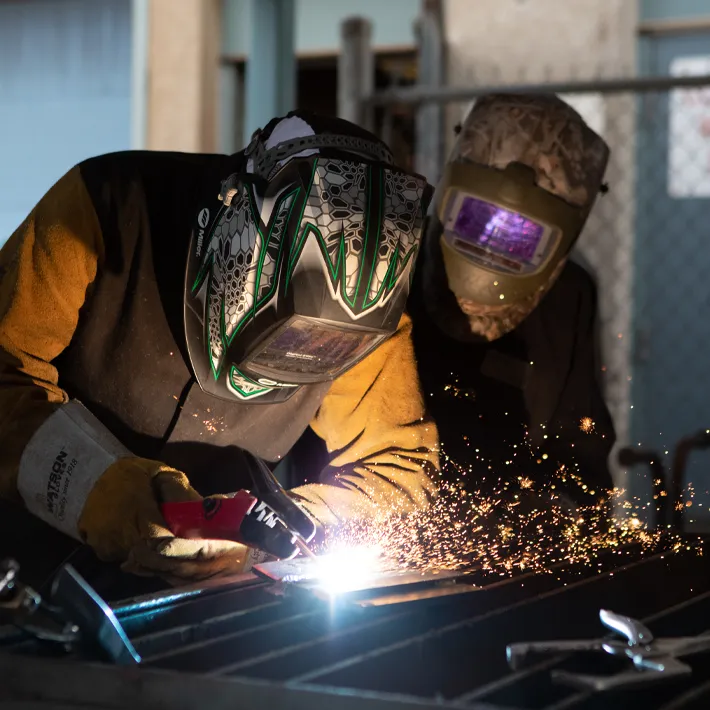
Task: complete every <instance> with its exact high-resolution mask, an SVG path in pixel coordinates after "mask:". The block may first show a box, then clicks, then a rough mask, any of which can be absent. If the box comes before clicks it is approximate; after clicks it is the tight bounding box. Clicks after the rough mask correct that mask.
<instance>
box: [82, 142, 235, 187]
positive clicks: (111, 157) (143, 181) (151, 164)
mask: <svg viewBox="0 0 710 710" xmlns="http://www.w3.org/2000/svg"><path fill="white" fill-rule="evenodd" d="M228 159H229V158H228V156H226V155H218V154H207V153H177V152H167V151H151V150H127V151H120V152H116V153H105V154H103V155H97V156H95V157H93V158H88V159H86V160H84V161H82V162H81V163H79V164H78V165H77V166H76V167H77V168H78V170H79V172H80V173H81V176H82V178H83V179H84V182H85V184H86V187H87V189H88V190H89V192H90V193H91V192H95V191H97V190H101V191H103V192H104V193H105V191H106V189H107V188H109V189H110V188H111V187H113V188H114V189H115V190H117V191H121V190H124V189H126V188H128V187H131V186H134V185H154V186H160V189H161V190H163V189H164V190H165V191H169V192H170V193H171V194H173V195H175V188H180V189H183V190H184V189H190V188H193V187H195V186H198V185H200V184H203V183H204V180H205V177H206V176H208V175H212V174H215V173H219V171H220V169H222V168H223V166H224V165H226V163H227V161H228Z"/></svg>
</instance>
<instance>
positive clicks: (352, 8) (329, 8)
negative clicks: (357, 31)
mask: <svg viewBox="0 0 710 710" xmlns="http://www.w3.org/2000/svg"><path fill="white" fill-rule="evenodd" d="M293 2H295V4H296V28H295V29H296V52H297V53H298V52H337V51H338V47H339V46H340V23H341V22H342V20H343V19H344V18H346V17H349V16H351V15H360V16H363V17H367V18H369V19H370V20H371V21H372V23H373V37H372V42H373V45H374V46H376V47H377V46H380V47H383V46H392V45H411V44H414V41H415V40H414V31H413V22H414V19H415V18H416V17H417V15H418V14H419V8H420V6H421V2H420V0H357V2H345V1H343V0H293ZM250 4H251V2H250V0H227V2H226V5H227V7H226V8H225V9H226V12H227V15H226V18H225V19H227V18H228V19H227V22H228V25H227V26H226V27H225V34H224V51H225V52H226V53H227V54H230V55H242V54H244V55H248V54H249V44H250V36H249V35H250V27H251V10H250Z"/></svg>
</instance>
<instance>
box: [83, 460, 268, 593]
mask: <svg viewBox="0 0 710 710" xmlns="http://www.w3.org/2000/svg"><path fill="white" fill-rule="evenodd" d="M194 500H202V496H200V494H199V493H198V492H197V491H196V490H195V489H194V488H193V487H192V486H191V485H190V482H189V480H188V478H187V476H186V475H185V474H184V473H181V472H180V471H176V470H175V469H173V468H170V467H168V466H166V465H164V464H162V463H160V462H158V461H151V460H148V459H141V458H136V457H126V458H121V459H119V460H118V461H116V462H115V463H113V464H112V465H111V466H110V467H109V468H108V469H107V470H106V472H105V473H104V474H103V475H102V476H101V477H100V478H99V480H98V481H97V482H96V484H95V485H94V487H93V489H92V490H91V492H90V493H89V496H88V498H87V499H86V503H85V505H84V508H83V511H82V514H81V517H80V518H79V532H80V534H81V536H82V539H83V540H84V541H85V542H86V543H87V544H88V545H89V546H90V547H91V548H92V549H93V550H94V551H95V552H96V554H97V556H98V557H99V558H100V559H102V560H104V561H117V562H122V563H123V564H122V568H123V569H124V570H125V571H127V572H131V573H133V574H138V575H141V576H159V577H162V578H163V579H165V580H166V581H168V582H169V583H171V584H185V583H188V582H191V581H197V580H203V579H207V578H209V577H216V576H223V575H228V574H238V573H241V572H245V571H247V570H248V569H250V568H251V566H252V565H253V564H254V563H255V562H258V561H259V559H255V557H257V556H259V555H260V553H257V552H255V551H253V550H252V549H251V548H248V547H245V546H244V545H240V544H239V543H236V542H231V541H228V540H199V539H190V540H187V539H184V538H178V537H175V535H173V533H171V532H170V530H169V529H168V528H167V524H166V522H165V520H164V518H163V516H162V514H161V512H160V504H161V503H167V502H184V501H194Z"/></svg>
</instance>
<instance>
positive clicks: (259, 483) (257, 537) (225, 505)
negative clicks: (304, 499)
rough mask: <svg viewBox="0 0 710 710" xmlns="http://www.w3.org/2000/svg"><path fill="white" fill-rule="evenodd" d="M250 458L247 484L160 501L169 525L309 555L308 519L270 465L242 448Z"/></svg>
mask: <svg viewBox="0 0 710 710" xmlns="http://www.w3.org/2000/svg"><path fill="white" fill-rule="evenodd" d="M244 453H245V455H246V456H247V462H248V463H249V464H250V465H249V468H250V473H251V478H252V482H253V485H252V488H251V490H248V491H247V490H240V491H237V492H236V493H231V494H228V495H226V496H208V497H206V498H203V499H202V500H198V501H186V502H175V503H163V504H162V505H161V511H162V514H163V517H164V518H165V521H166V523H167V524H168V527H169V529H170V531H171V532H172V533H173V534H174V535H176V536H178V537H183V538H202V539H206V540H233V541H235V542H239V543H241V544H243V545H246V546H248V547H253V548H257V549H259V550H261V551H262V552H265V553H267V554H269V555H272V556H274V557H277V558H279V559H291V558H293V557H295V556H296V555H298V553H299V552H300V553H301V554H303V555H305V556H307V557H315V555H314V554H313V552H312V551H311V550H310V548H309V547H308V543H309V542H311V541H312V540H313V538H314V537H315V534H316V524H315V522H314V520H313V519H312V518H311V517H310V516H309V515H308V513H306V511H305V510H303V508H301V506H300V505H298V503H296V501H295V500H293V499H292V498H291V497H290V496H289V495H288V493H287V492H286V491H285V490H284V489H283V487H282V486H281V484H280V483H279V482H278V481H277V480H276V477H275V476H274V474H273V473H272V472H271V469H269V467H268V466H267V465H266V463H265V462H264V461H262V460H261V459H260V458H258V457H257V456H253V455H252V454H249V453H248V452H246V451H245V452H244Z"/></svg>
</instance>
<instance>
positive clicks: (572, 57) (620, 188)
mask: <svg viewBox="0 0 710 710" xmlns="http://www.w3.org/2000/svg"><path fill="white" fill-rule="evenodd" d="M445 13H446V16H445V26H446V34H447V40H448V53H449V57H448V72H449V83H451V84H454V85H469V86H470V85H473V86H481V87H486V86H491V85H497V86H500V85H510V84H515V85H521V84H540V83H546V82H550V81H577V80H590V79H595V78H602V77H605V78H609V77H614V76H616V77H618V76H633V75H635V73H636V47H637V28H638V4H637V2H636V0H574V2H560V1H559V0H476V2H470V1H469V0H447V2H446V6H445ZM563 98H565V99H566V100H567V101H569V102H570V103H571V104H573V105H574V106H575V107H576V108H577V110H578V111H579V112H580V113H581V114H582V115H583V116H584V117H585V119H586V120H587V121H588V123H590V125H591V126H592V127H593V128H595V130H597V131H598V132H600V133H601V134H602V135H603V136H604V138H605V139H606V140H607V142H608V143H609V144H610V146H611V149H612V158H611V160H610V164H609V168H608V170H607V176H606V177H607V180H608V182H609V184H610V185H611V191H610V193H609V194H608V195H606V196H604V197H602V198H600V199H599V200H598V202H597V205H596V206H595V209H594V211H593V213H592V216H591V218H590V220H589V222H588V224H587V226H586V227H585V231H584V233H583V235H582V237H581V239H580V242H579V247H578V249H577V253H578V255H580V256H581V257H582V258H583V259H584V261H585V262H586V263H587V264H588V265H589V266H590V267H591V270H592V271H593V272H594V275H595V276H596V278H597V282H598V285H599V311H600V321H601V323H600V325H601V346H602V366H603V368H604V371H603V382H604V385H605V393H606V398H607V403H608V405H609V407H610V409H611V412H612V416H613V417H614V421H615V425H616V429H617V434H618V437H619V439H620V441H621V443H623V444H625V443H627V441H628V437H629V406H630V379H631V374H632V370H631V368H632V364H631V341H632V338H631V337H630V336H631V332H630V331H631V308H630V298H631V285H632V278H633V256H632V254H633V236H634V214H635V213H634V210H635V189H636V188H635V169H636V160H635V145H636V143H635V120H636V118H635V117H636V104H635V100H634V97H633V95H631V94H621V95H607V96H605V95H601V94H598V93H590V94H586V95H585V94H574V95H566V96H564V97H563ZM469 106H470V102H469V104H467V105H461V104H459V105H456V106H450V107H449V110H448V116H447V118H448V122H449V128H451V127H452V126H453V124H454V123H455V122H456V121H458V120H460V119H461V117H462V115H463V114H464V113H465V112H466V111H467V109H468V108H469ZM448 136H449V137H448V146H449V147H450V146H451V144H452V142H453V131H452V130H449V133H448ZM617 476H618V478H617V481H618V483H620V484H622V485H623V483H624V481H623V474H622V473H621V472H617Z"/></svg>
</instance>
